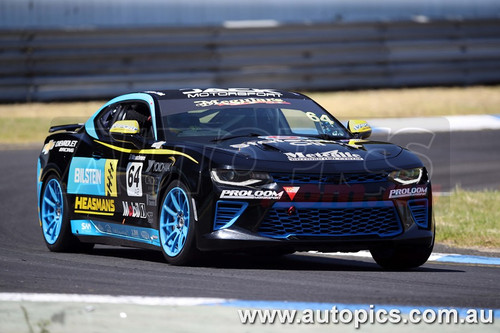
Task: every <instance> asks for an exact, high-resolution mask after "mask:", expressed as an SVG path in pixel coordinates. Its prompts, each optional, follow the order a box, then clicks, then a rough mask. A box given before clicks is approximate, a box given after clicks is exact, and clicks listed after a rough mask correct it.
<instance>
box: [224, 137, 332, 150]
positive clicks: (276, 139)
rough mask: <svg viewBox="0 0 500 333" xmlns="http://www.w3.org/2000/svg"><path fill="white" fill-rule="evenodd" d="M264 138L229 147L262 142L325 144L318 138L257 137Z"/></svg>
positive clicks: (240, 146) (255, 144)
mask: <svg viewBox="0 0 500 333" xmlns="http://www.w3.org/2000/svg"><path fill="white" fill-rule="evenodd" d="M259 138H261V139H264V140H260V141H250V142H244V143H239V144H235V145H231V146H230V147H232V148H236V149H241V148H247V147H250V146H258V145H262V144H271V143H288V144H290V145H292V146H299V147H303V146H325V144H324V143H322V142H321V141H323V140H319V139H307V138H303V137H300V136H261V137H259Z"/></svg>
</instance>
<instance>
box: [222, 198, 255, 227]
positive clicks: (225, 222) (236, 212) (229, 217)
mask: <svg viewBox="0 0 500 333" xmlns="http://www.w3.org/2000/svg"><path fill="white" fill-rule="evenodd" d="M247 207H248V203H246V202H235V201H217V205H216V208H215V219H214V230H219V229H224V228H228V227H230V226H231V225H232V224H233V223H234V222H236V220H237V219H238V218H239V217H240V216H241V214H242V213H243V211H244V210H245V209H246V208H247Z"/></svg>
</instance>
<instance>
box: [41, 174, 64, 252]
mask: <svg viewBox="0 0 500 333" xmlns="http://www.w3.org/2000/svg"><path fill="white" fill-rule="evenodd" d="M63 216H64V198H63V193H62V188H61V184H60V183H59V181H58V180H57V179H55V178H52V179H50V180H49V181H48V183H47V185H46V186H45V190H44V192H43V195H42V210H41V220H42V228H43V236H44V237H45V240H46V241H47V243H48V244H54V243H55V242H56V241H57V239H58V238H59V235H60V234H61V226H62V223H63Z"/></svg>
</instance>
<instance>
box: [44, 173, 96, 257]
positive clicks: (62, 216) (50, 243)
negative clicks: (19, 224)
mask: <svg viewBox="0 0 500 333" xmlns="http://www.w3.org/2000/svg"><path fill="white" fill-rule="evenodd" d="M68 209H69V208H68V200H67V198H66V194H65V193H64V191H63V185H62V183H61V181H60V180H59V178H57V177H56V176H55V175H51V176H49V177H48V178H47V180H46V181H45V182H44V186H43V190H42V195H41V202H40V222H41V227H42V233H43V239H44V240H45V244H46V245H47V248H48V249H49V250H50V251H52V252H70V251H88V250H91V249H92V247H93V246H94V245H93V244H90V243H89V244H87V243H81V242H80V241H79V240H78V239H77V238H76V237H75V236H74V235H73V234H72V233H71V225H70V221H69V219H68Z"/></svg>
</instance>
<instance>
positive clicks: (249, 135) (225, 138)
mask: <svg viewBox="0 0 500 333" xmlns="http://www.w3.org/2000/svg"><path fill="white" fill-rule="evenodd" d="M261 135H262V134H257V133H247V134H241V135H231V136H224V137H222V138H215V139H213V140H210V142H222V141H227V140H231V139H237V138H253V137H257V136H261Z"/></svg>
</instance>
